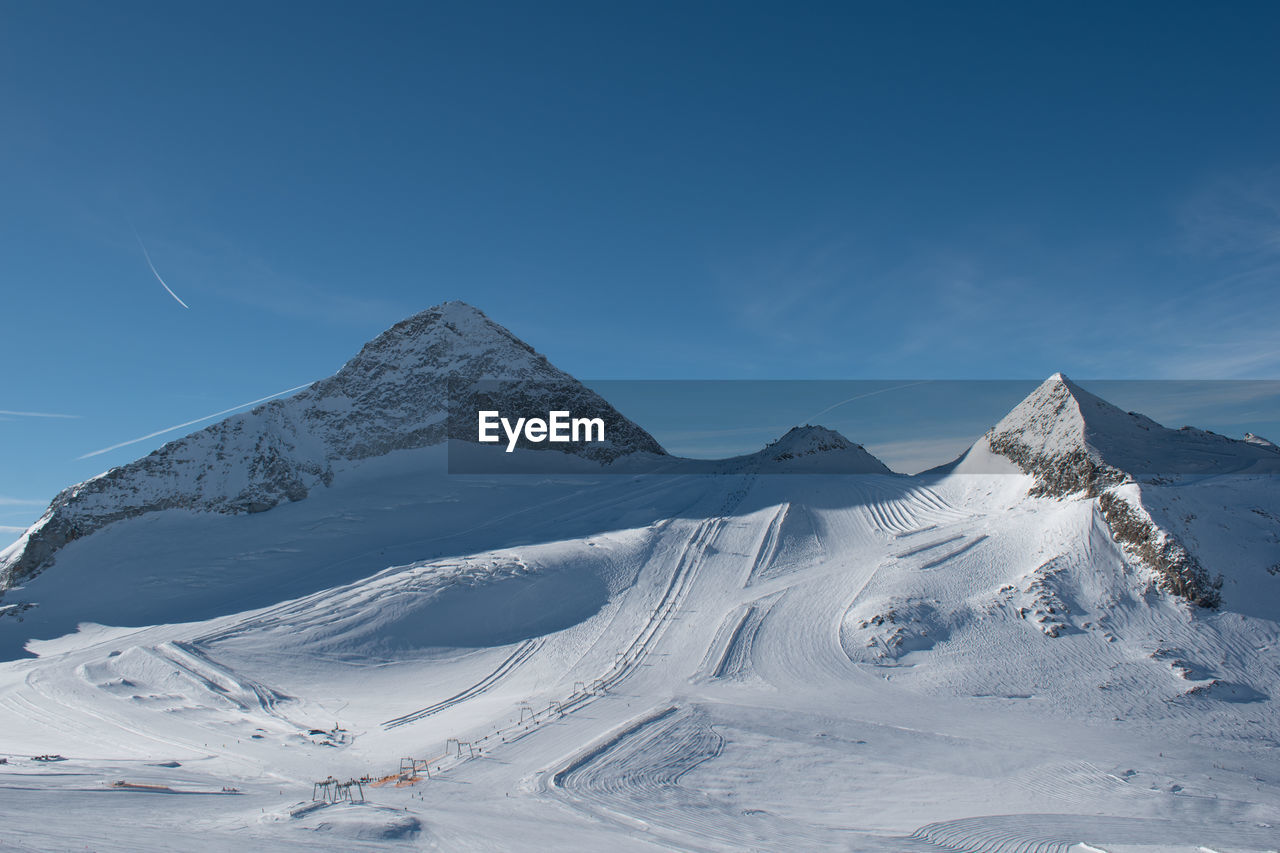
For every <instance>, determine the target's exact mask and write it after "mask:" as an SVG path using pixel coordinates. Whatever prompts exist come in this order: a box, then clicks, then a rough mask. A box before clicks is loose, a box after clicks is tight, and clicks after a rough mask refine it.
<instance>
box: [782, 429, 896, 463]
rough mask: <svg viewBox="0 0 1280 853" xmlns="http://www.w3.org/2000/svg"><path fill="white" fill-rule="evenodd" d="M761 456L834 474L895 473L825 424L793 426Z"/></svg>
mask: <svg viewBox="0 0 1280 853" xmlns="http://www.w3.org/2000/svg"><path fill="white" fill-rule="evenodd" d="M757 456H758V457H759V458H760V460H761V461H762V462H764V463H766V465H768V466H785V467H788V468H801V469H804V470H811V471H814V472H818V471H829V472H831V473H842V474H846V473H862V474H891V473H893V472H892V471H890V470H889V468H888V467H887V466H886V465H885V464H884V463H883V462H881V461H880V460H879V459H877V458H876V457H875V456H873V455H871V454H870V453H869V452H867V449H866V448H864V447H863V446H862V445H860V444H855V443H853V442H852V441H850V440H849V439H847V438H845V437H844V436H843V435H841V434H840V433H838V432H836V431H835V430H833V429H827V428H826V427H823V426H813V425H810V424H805V425H804V426H797V427H792V428H791V429H789V430H788V431H787V432H786V433H784V434H783V435H782V436H781V437H780V438H778V439H777V440H776V441H774V442H772V443H771V444H769V445H768V446H766V447H765V448H764V450H762V451H760V452H759V453H758V454H757Z"/></svg>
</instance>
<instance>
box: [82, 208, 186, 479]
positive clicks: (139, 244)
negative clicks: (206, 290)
mask: <svg viewBox="0 0 1280 853" xmlns="http://www.w3.org/2000/svg"><path fill="white" fill-rule="evenodd" d="M133 236H134V237H136V238H137V240H138V248H140V249H142V257H144V258H146V259H147V266H149V267H151V274H152V275H153V276H155V277H156V281H158V282H160V286H161V287H163V288H164V289H165V290H166V291H168V292H169V295H170V296H172V297H173V298H174V299H177V300H178V304H179V305H181V306H182V307H183V308H186V309H188V310H190V308H191V306H190V305H188V304H187V303H185V302H183V301H182V300H181V299H179V298H178V294H176V293H174V292H173V289H172V288H171V287H169V285H167V284H165V283H164V279H162V278H161V277H160V273H158V272H156V265H155V264H153V263H151V255H150V253H149V252H147V247H146V246H144V245H143V244H142V238H141V237H139V236H138V231H137V229H136V228H135V229H134V232H133ZM81 458H83V457H81Z"/></svg>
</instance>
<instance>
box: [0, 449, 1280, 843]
mask: <svg viewBox="0 0 1280 853" xmlns="http://www.w3.org/2000/svg"><path fill="white" fill-rule="evenodd" d="M444 464H445V463H444V455H443V449H442V448H439V447H437V448H430V449H426V450H417V451H399V452H396V453H393V454H391V455H389V456H387V457H383V458H380V459H374V460H368V461H367V462H365V463H363V464H362V465H358V466H354V467H353V468H352V470H350V471H348V472H346V473H345V474H344V475H343V476H341V477H339V478H338V479H337V480H336V481H335V483H334V485H333V487H332V488H330V489H325V490H319V491H317V492H315V493H314V494H313V495H312V496H311V497H310V498H308V499H307V500H306V501H302V502H299V503H295V504H286V505H283V506H280V507H277V508H276V509H274V510H272V511H271V512H269V513H262V514H259V515H253V516H247V517H227V516H214V515H200V514H194V513H185V512H182V511H168V512H164V513H159V514H154V515H151V516H147V517H143V518H140V519H134V520H130V521H125V522H121V523H118V524H115V525H112V526H111V527H109V528H107V529H106V530H103V531H101V532H100V533H97V534H95V535H94V536H92V537H88V538H86V539H84V540H81V541H77V542H74V543H72V544H71V545H69V546H68V547H67V548H66V549H65V550H64V551H63V552H62V553H60V554H59V556H58V561H57V564H56V566H55V567H54V568H52V569H50V570H49V571H47V572H45V573H44V574H42V575H40V576H39V577H38V578H36V579H35V580H34V581H33V582H31V583H30V584H29V585H28V586H27V587H26V588H25V589H22V590H20V591H14V592H12V593H10V594H9V596H7V597H6V603H8V602H10V601H24V600H30V601H38V602H40V606H39V607H37V608H35V609H32V610H29V611H27V613H26V614H25V617H26V618H25V621H23V622H21V623H18V622H17V621H16V620H14V619H12V618H8V619H4V620H2V621H0V626H2V627H0V647H3V649H4V650H5V651H6V652H7V656H8V657H10V658H13V657H15V656H16V655H20V654H23V652H22V651H21V645H22V641H23V640H25V639H26V638H27V637H30V636H35V637H42V638H45V639H42V640H37V641H33V642H31V643H30V644H29V646H28V649H29V651H28V653H27V654H28V656H26V657H22V658H19V659H14V660H11V661H10V662H8V663H3V664H0V757H3V758H7V763H6V764H3V765H0V850H5V849H17V850H24V849H29V850H41V851H47V850H82V849H85V848H86V847H87V848H89V849H93V850H121V851H123V850H131V851H132V850H170V849H188V850H203V849H209V850H228V849H237V850H248V849H273V850H290V849H298V850H302V849H317V848H320V849H333V850H361V849H400V848H405V849H441V850H468V849H475V850H547V849H565V850H584V851H586V850H593V851H595V850H629V849H637V850H641V849H655V848H659V849H661V848H668V849H692V850H724V849H762V850H783V849H786V850H814V849H838V850H885V851H929V850H934V851H939V850H963V851H1031V850H1035V851H1067V850H1078V851H1085V850H1091V849H1093V850H1107V851H1112V853H1119V851H1195V850H1201V849H1209V850H1217V851H1243V850H1249V851H1261V850H1274V849H1277V848H1280V750H1278V749H1277V746H1278V743H1280V714H1278V713H1277V710H1278V708H1280V706H1278V705H1277V698H1280V650H1278V649H1280V629H1278V627H1277V614H1278V613H1280V576H1277V575H1275V574H1272V573H1269V572H1268V571H1267V569H1268V568H1269V567H1271V566H1273V565H1274V564H1276V563H1277V562H1280V537H1278V534H1280V497H1278V495H1280V490H1278V489H1277V487H1276V486H1277V483H1276V481H1275V479H1274V478H1272V477H1263V476H1247V475H1241V476H1232V477H1217V478H1212V479H1207V480H1199V481H1194V480H1190V479H1188V480H1185V481H1180V482H1176V483H1170V484H1168V485H1164V486H1144V487H1143V490H1142V494H1143V500H1144V501H1145V503H1146V505H1147V506H1148V508H1149V509H1150V510H1151V512H1152V513H1153V515H1157V516H1159V517H1160V518H1161V520H1163V521H1164V522H1165V523H1167V524H1168V525H1170V527H1171V528H1173V529H1175V530H1176V531H1177V532H1178V533H1179V535H1181V536H1183V537H1186V538H1187V539H1188V540H1190V541H1192V542H1193V544H1194V546H1195V548H1196V549H1197V553H1199V554H1200V556H1201V558H1202V560H1203V562H1204V563H1205V565H1206V566H1208V567H1209V568H1210V569H1211V570H1213V571H1215V572H1218V571H1221V572H1222V573H1223V574H1224V575H1225V577H1226V583H1225V585H1224V587H1223V602H1224V606H1223V608H1222V609H1221V610H1220V611H1218V612H1209V611H1204V610H1195V611H1193V610H1192V609H1190V608H1188V606H1187V605H1185V604H1184V603H1182V602H1180V601H1178V600H1176V599H1174V598H1172V597H1170V596H1168V595H1166V594H1164V593H1161V592H1158V591H1157V590H1156V588H1155V587H1154V585H1153V583H1152V579H1151V578H1150V577H1149V576H1148V575H1147V574H1146V573H1145V572H1144V571H1143V570H1141V569H1137V568H1134V567H1133V566H1132V565H1130V564H1129V563H1128V562H1127V561H1126V559H1125V556H1124V555H1123V554H1122V553H1120V552H1119V551H1118V550H1117V548H1116V546H1115V545H1114V544H1113V542H1112V540H1111V538H1110V536H1109V534H1108V532H1107V529H1106V525H1105V523H1103V522H1102V521H1101V519H1100V517H1099V516H1098V514H1097V511H1096V509H1095V502H1093V501H1088V500H1084V499H1070V498H1069V499H1066V500H1051V499H1032V498H1027V497H1026V493H1027V490H1028V488H1029V487H1030V485H1031V481H1030V479H1029V478H1026V477H1023V476H1021V475H1011V474H1004V475H978V474H954V475H950V476H947V477H935V478H907V477H899V476H892V475H884V476H880V475H858V476H821V475H804V474H798V475H797V474H793V475H786V476H780V475H764V474H762V475H752V474H740V475H719V476H712V475H704V476H656V475H655V476H639V477H625V476H616V475H615V476H596V477H592V476H584V475H575V476H561V477H555V478H548V477H512V476H508V477H501V476H494V477H488V478H485V477H460V476H449V475H446V474H444V473H443V469H444ZM63 612H75V613H79V614H89V615H90V616H89V618H91V619H92V620H93V622H95V623H101V624H84V625H82V626H80V628H79V630H78V631H77V630H76V626H75V625H73V624H64V623H63V622H60V621H59V619H60V618H61V617H60V616H59V614H60V613H63ZM179 619H181V620H184V621H182V622H181V623H176V620H179ZM158 622H163V623H165V624H156V623H158ZM107 625H112V626H131V627H106V626H107ZM30 654H34V655H36V657H30V656H29V655H30ZM450 739H457V740H460V741H462V742H463V743H464V745H463V746H461V747H459V746H458V745H457V744H453V743H448V742H449V740H450ZM447 743H448V746H449V752H450V753H451V754H449V755H446V744H447ZM467 744H469V745H467ZM459 751H461V753H462V755H461V756H459V755H458V754H457V753H458V752H459ZM473 751H474V756H475V757H472V755H473ZM42 755H44V756H49V755H54V756H61V757H63V758H64V759H65V760H61V761H34V760H32V759H33V757H35V756H42ZM406 757H412V758H417V759H423V760H426V759H430V760H431V762H430V765H429V767H430V772H431V778H427V776H426V774H425V772H421V771H420V772H419V774H418V776H419V777H420V778H419V780H418V781H416V782H414V783H412V784H410V783H406V782H403V781H398V780H397V779H395V778H392V779H390V780H387V781H385V782H383V783H382V784H366V785H365V788H364V792H365V797H366V799H367V802H366V803H365V804H363V805H336V806H335V805H330V806H323V807H317V808H311V807H310V805H309V804H310V801H311V796H312V785H313V783H314V782H316V781H318V780H322V779H325V778H326V777H329V776H334V777H336V778H338V779H341V780H346V779H349V778H353V777H355V778H358V777H362V776H368V777H371V778H373V779H375V780H382V779H386V777H389V776H391V777H394V776H395V774H397V772H398V771H399V769H400V767H401V759H403V758H406ZM117 782H124V783H126V784H125V785H115V784H114V783H117ZM224 788H228V789H235V792H230V791H229V792H226V793H224V792H223V789H224Z"/></svg>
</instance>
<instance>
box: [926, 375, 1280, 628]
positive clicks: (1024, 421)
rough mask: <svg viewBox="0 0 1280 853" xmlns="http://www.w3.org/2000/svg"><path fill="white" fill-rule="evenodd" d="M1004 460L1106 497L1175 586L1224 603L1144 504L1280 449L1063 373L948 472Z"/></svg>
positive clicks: (1120, 535) (1278, 464) (1055, 490)
mask: <svg viewBox="0 0 1280 853" xmlns="http://www.w3.org/2000/svg"><path fill="white" fill-rule="evenodd" d="M997 458H1002V459H1007V460H1009V461H1011V462H1013V463H1014V464H1015V465H1016V466H1017V467H1018V469H1019V470H1021V471H1022V472H1024V473H1026V474H1030V475H1032V476H1033V477H1034V478H1035V485H1034V486H1033V487H1032V488H1031V490H1030V493H1031V494H1032V495H1041V496H1047V497H1058V498H1061V497H1065V496H1067V495H1071V494H1074V493H1080V494H1083V495H1085V496H1087V497H1097V498H1098V500H1099V506H1100V508H1101V510H1102V513H1103V516H1104V518H1105V519H1106V521H1107V524H1108V526H1109V528H1110V530H1111V533H1112V535H1113V536H1114V537H1115V539H1116V541H1118V542H1120V543H1122V544H1123V545H1124V546H1125V547H1126V548H1128V549H1129V550H1131V551H1132V552H1133V553H1134V554H1135V555H1136V556H1137V557H1138V558H1139V559H1140V560H1141V561H1142V562H1144V563H1145V564H1146V565H1147V566H1148V567H1150V568H1151V569H1152V570H1154V571H1155V572H1156V573H1157V574H1158V575H1159V577H1160V579H1161V584H1162V586H1163V587H1164V588H1165V589H1166V590H1167V591H1169V592H1172V593H1174V594H1176V595H1180V596H1182V597H1184V598H1186V599H1187V600H1188V601H1191V602H1194V603H1196V604H1200V605H1204V606H1206V607H1216V606H1217V605H1218V603H1219V600H1220V596H1219V592H1218V590H1219V588H1220V587H1221V579H1220V577H1214V576H1212V575H1211V573H1210V570H1208V569H1206V568H1205V567H1204V565H1202V564H1201V562H1200V560H1199V559H1198V558H1197V557H1196V556H1195V554H1193V553H1192V552H1191V551H1190V550H1188V548H1187V547H1186V546H1185V545H1184V543H1183V542H1181V541H1180V540H1179V538H1178V536H1177V535H1175V534H1174V532H1173V531H1172V530H1170V529H1169V527H1170V525H1168V524H1161V522H1160V521H1159V520H1157V519H1156V518H1153V516H1152V513H1151V511H1150V509H1149V508H1148V507H1147V506H1146V504H1145V503H1144V499H1143V496H1144V493H1146V494H1150V492H1151V491H1152V489H1153V488H1156V487H1158V486H1159V484H1161V483H1169V482H1172V481H1173V480H1174V479H1175V478H1186V477H1197V476H1198V477H1204V476H1213V475H1223V474H1237V475H1241V474H1259V475H1271V474H1280V449H1277V448H1276V446H1275V445H1274V444H1272V443H1271V442H1269V441H1267V440H1265V439H1261V438H1259V437H1257V436H1254V435H1252V434H1250V435H1248V436H1246V437H1245V439H1244V440H1243V441H1241V440H1237V439H1232V438H1228V437H1226V436H1222V435H1218V434H1216V433H1212V432H1206V431H1205V430H1200V429H1196V428H1194V427H1183V428H1182V429H1177V430H1174V429H1167V428H1165V427H1163V426H1161V425H1160V424H1158V423H1156V422H1155V421H1153V420H1151V419H1150V418H1148V417H1145V416H1144V415H1140V414H1138V413H1136V412H1124V411H1121V410H1120V409H1118V408H1116V407H1115V406H1113V405H1111V404H1110V403H1108V402H1107V401H1105V400H1103V399H1101V398H1100V397H1097V396H1095V395H1093V394H1091V393H1089V392H1088V391H1086V390H1084V389H1083V388H1081V387H1080V386H1078V385H1076V384H1075V383H1074V382H1072V381H1071V380H1070V379H1068V378H1067V377H1065V376H1063V375H1062V374H1061V373H1055V374H1054V375H1053V376H1051V377H1049V378H1048V379H1047V380H1045V381H1044V383H1043V384H1041V385H1040V387H1039V388H1037V389H1036V390H1035V391H1033V392H1032V393H1031V394H1030V395H1029V396H1027V398H1026V399H1025V400H1023V401H1022V402H1021V403H1019V404H1018V405H1017V406H1016V407H1015V408H1014V409H1013V410H1012V411H1011V412H1009V414H1008V415H1006V416H1005V417H1004V418H1003V419H1002V420H1001V421H1000V422H999V423H998V424H996V425H995V426H994V427H992V428H991V430H990V431H988V432H987V433H986V435H984V436H983V437H982V438H981V439H979V440H978V441H977V442H976V443H975V444H974V446H973V447H972V448H970V449H969V450H968V451H967V452H966V453H965V454H964V455H963V456H961V457H960V458H959V459H957V460H956V461H955V462H953V463H951V464H950V465H948V466H944V468H942V469H937V470H938V471H947V472H951V473H979V472H990V471H994V470H999V468H1000V467H1001V465H1000V463H998V462H994V460H995V459H997Z"/></svg>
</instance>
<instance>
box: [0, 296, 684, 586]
mask: <svg viewBox="0 0 1280 853" xmlns="http://www.w3.org/2000/svg"><path fill="white" fill-rule="evenodd" d="M488 379H500V380H504V381H505V382H507V383H509V386H508V390H507V392H506V393H507V399H508V400H509V401H511V398H512V396H513V394H516V393H517V392H514V391H512V390H510V389H518V387H519V386H520V385H521V384H529V385H536V386H537V387H538V388H539V390H540V392H541V393H548V389H550V392H549V393H550V394H551V395H552V396H553V397H554V399H555V400H556V401H557V403H558V405H560V407H562V408H573V409H574V410H575V411H578V412H581V413H583V414H589V415H594V414H604V415H606V416H608V418H609V420H610V421H611V430H610V434H609V435H610V441H609V442H608V443H605V444H603V445H600V446H592V447H590V448H587V449H583V448H578V452H580V453H583V455H588V456H590V457H591V458H595V459H596V460H597V461H602V462H607V461H610V460H611V459H614V458H617V457H618V456H621V455H624V454H627V453H631V452H637V451H641V452H647V453H653V454H658V455H665V453H666V451H664V450H663V449H662V447H661V445H659V444H658V442H657V441H656V440H655V439H654V438H653V437H652V436H651V435H649V434H648V433H647V432H645V431H644V430H643V429H641V428H640V427H638V426H636V425H635V424H634V423H632V422H631V421H630V420H628V419H627V418H625V417H624V416H622V415H621V414H620V413H618V412H617V411H616V410H615V409H614V408H613V407H612V406H611V405H609V403H608V402H607V401H605V400H604V399H603V398H601V397H600V396H599V395H598V394H596V393H595V392H594V391H591V390H590V389H588V388H587V387H586V386H584V385H582V384H581V383H580V382H578V381H577V380H576V379H574V378H573V377H572V376H570V375H569V374H567V373H564V372H563V371H561V370H559V369H558V368H556V367H555V366H553V365H552V364H551V363H550V362H549V361H548V360H547V359H546V357H545V356H543V355H541V354H540V353H538V352H537V351H536V350H535V349H534V348H533V347H531V346H530V345H529V344H527V343H525V342H524V341H521V340H520V339H519V338H517V337H516V336H515V335H513V334H512V333H511V332H510V331H508V330H507V329H505V328H504V327H502V326H500V325H499V324H497V323H494V322H493V321H492V320H490V319H489V318H488V317H487V316H486V315H485V314H484V313H483V312H482V311H480V310H479V309H477V308H474V307H472V306H470V305H468V304H466V303H463V302H445V303H441V304H440V305H437V306H434V307H432V308H429V309H427V310H425V311H422V312H419V313H418V314H415V315H413V316H412V317H408V318H406V319H404V320H402V321H400V322H399V323H396V324H395V325H394V326H392V327H390V328H389V329H387V330H386V331H384V332H382V333H381V334H379V335H378V336H377V337H375V338H374V339H372V340H371V341H369V342H368V343H366V344H365V345H364V346H363V347H361V349H360V351H359V352H358V353H357V354H356V355H355V356H354V357H352V358H351V359H350V360H349V361H347V362H346V364H344V365H343V366H342V368H340V369H339V370H338V371H337V372H336V373H335V374H334V375H333V376H330V377H328V378H326V379H322V380H319V381H318V382H315V383H313V384H312V385H310V386H308V387H307V388H306V389H304V390H303V391H300V392H299V393H297V394H295V395H293V396H291V397H288V398H285V399H282V400H273V401H271V402H269V403H265V404H263V405H261V406H258V407H256V408H254V409H252V410H251V411H249V412H245V413H241V414H237V415H233V416H231V417H229V418H226V419H224V420H222V421H219V422H218V423H215V424H213V425H211V426H208V427H205V428H204V429H201V430H198V431H196V432H194V433H191V434H189V435H186V436H184V437H182V438H179V439H176V440H174V441H171V442H168V443H166V444H165V445H163V446H162V447H160V448H158V449H157V450H155V451H153V452H152V453H150V454H148V455H146V456H144V457H142V458H140V459H137V460H134V461H133V462H129V463H126V464H125V465H121V466H117V467H115V468H112V469H110V470H109V471H106V472H104V473H103V474H100V475H98V476H97V477H93V478H90V479H89V480H85V481H84V482H81V483H77V484H75V485H72V486H70V487H68V488H66V489H64V490H62V491H61V492H60V493H59V494H58V495H57V496H55V497H54V499H53V500H52V501H51V503H50V505H49V508H48V509H47V510H46V511H45V513H44V514H43V515H42V516H41V518H40V519H39V520H38V521H37V522H36V523H35V524H34V525H32V527H31V528H29V529H28V531H27V532H26V533H25V534H24V535H23V536H22V537H21V538H20V539H19V540H18V541H17V542H15V543H14V544H13V545H11V546H10V547H9V548H7V549H6V550H5V551H4V552H0V590H2V589H4V588H6V587H8V586H12V585H14V584H15V583H16V582H19V581H21V580H23V579H28V578H31V577H33V576H34V575H35V574H36V573H38V572H40V571H42V570H43V569H44V568H46V567H47V566H48V565H50V564H51V563H52V561H53V559H54V555H55V554H56V553H57V551H58V550H59V549H60V548H62V547H63V546H65V545H66V544H68V543H69V542H72V541H74V540H76V539H79V538H81V537H83V536H86V535H88V534H90V533H93V532H95V531H96V530H99V529H101V528H103V527H105V526H107V525H109V524H111V523H113V522H115V521H119V520H122V519H126V518H134V517H137V516H140V515H144V514H147V513H151V512H158V511H162V510H166V509H192V510H199V511H209V512H217V513H226V514H232V515H235V514H243V513H257V512H264V511H266V510H269V509H271V508H272V507H275V506H277V505H279V504H281V503H285V502H293V501H299V500H303V499H305V498H306V497H307V495H308V494H309V493H310V491H311V490H312V489H315V488H317V487H321V486H329V485H330V484H332V482H333V478H334V476H335V474H336V472H337V471H338V470H339V469H340V468H341V467H342V465H343V464H344V463H351V462H359V461H361V460H364V459H368V458H371V457H376V456H383V455H386V454H387V453H390V452H392V451H395V450H405V449H413V448H418V447H425V446H429V445H434V444H439V443H441V442H443V441H444V440H445V439H446V438H447V437H449V435H450V430H451V429H453V430H454V434H457V435H462V434H465V433H463V432H461V431H460V430H461V429H462V426H463V425H460V424H454V423H451V421H450V402H451V395H457V394H458V393H459V389H462V393H466V394H482V393H484V392H481V391H478V390H477V386H478V385H479V384H480V383H481V382H482V381H483V380H488ZM513 402H515V403H519V402H520V401H519V400H514V401H513ZM472 426H473V425H472Z"/></svg>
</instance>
